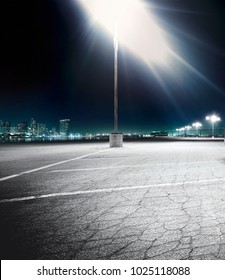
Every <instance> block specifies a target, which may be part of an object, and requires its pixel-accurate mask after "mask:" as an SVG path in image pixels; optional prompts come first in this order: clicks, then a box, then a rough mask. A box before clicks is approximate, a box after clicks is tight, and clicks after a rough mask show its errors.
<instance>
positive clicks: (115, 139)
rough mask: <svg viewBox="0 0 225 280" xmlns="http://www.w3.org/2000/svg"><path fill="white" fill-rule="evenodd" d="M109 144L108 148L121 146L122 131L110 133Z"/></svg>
mask: <svg viewBox="0 0 225 280" xmlns="http://www.w3.org/2000/svg"><path fill="white" fill-rule="evenodd" d="M109 145H110V148H121V147H123V134H122V133H110V135H109Z"/></svg>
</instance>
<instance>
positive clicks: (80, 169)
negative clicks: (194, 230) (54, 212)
mask: <svg viewBox="0 0 225 280" xmlns="http://www.w3.org/2000/svg"><path fill="white" fill-rule="evenodd" d="M215 162H219V161H216V160H211V161H195V162H168V163H155V164H154V163H152V164H139V165H137V164H135V165H121V166H105V167H91V168H73V169H56V170H50V171H47V172H48V173H58V172H73V171H92V170H106V169H120V168H141V167H148V166H161V165H162V166H164V165H179V164H187V165H188V164H191V165H193V164H199V163H215Z"/></svg>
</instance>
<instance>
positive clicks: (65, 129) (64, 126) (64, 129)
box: [59, 119, 70, 136]
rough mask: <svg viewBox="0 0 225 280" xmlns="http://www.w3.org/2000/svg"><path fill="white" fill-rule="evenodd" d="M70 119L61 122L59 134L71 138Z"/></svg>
mask: <svg viewBox="0 0 225 280" xmlns="http://www.w3.org/2000/svg"><path fill="white" fill-rule="evenodd" d="M69 129H70V119H64V120H60V121H59V133H60V135H61V136H69Z"/></svg>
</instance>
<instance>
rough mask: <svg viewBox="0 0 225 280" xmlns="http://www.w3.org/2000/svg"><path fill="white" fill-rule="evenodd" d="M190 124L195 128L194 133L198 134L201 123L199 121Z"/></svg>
mask: <svg viewBox="0 0 225 280" xmlns="http://www.w3.org/2000/svg"><path fill="white" fill-rule="evenodd" d="M192 126H193V127H195V128H196V134H197V136H199V128H200V127H201V126H202V124H201V123H200V122H195V123H193V124H192Z"/></svg>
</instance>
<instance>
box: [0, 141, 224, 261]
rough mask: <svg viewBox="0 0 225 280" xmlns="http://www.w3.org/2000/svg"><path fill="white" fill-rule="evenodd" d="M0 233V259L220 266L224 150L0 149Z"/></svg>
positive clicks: (146, 146) (129, 146)
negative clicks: (199, 262)
mask: <svg viewBox="0 0 225 280" xmlns="http://www.w3.org/2000/svg"><path fill="white" fill-rule="evenodd" d="M0 232H1V238H0V255H1V259H80V260H81V259H82V260H83V259H95V260H96V259H159V260H160V259H225V145H224V143H223V142H152V143H138V142H136V143H125V145H124V148H114V149H109V148H108V144H107V143H99V144H98V143H93V144H87V143H86V144H35V145H33V144H27V145H25V144H24V145H1V146H0Z"/></svg>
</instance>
